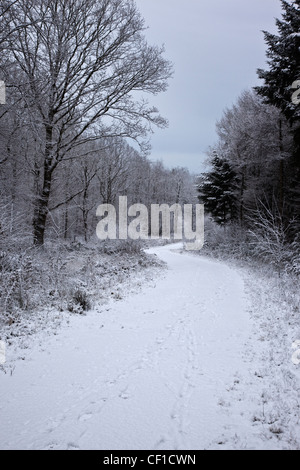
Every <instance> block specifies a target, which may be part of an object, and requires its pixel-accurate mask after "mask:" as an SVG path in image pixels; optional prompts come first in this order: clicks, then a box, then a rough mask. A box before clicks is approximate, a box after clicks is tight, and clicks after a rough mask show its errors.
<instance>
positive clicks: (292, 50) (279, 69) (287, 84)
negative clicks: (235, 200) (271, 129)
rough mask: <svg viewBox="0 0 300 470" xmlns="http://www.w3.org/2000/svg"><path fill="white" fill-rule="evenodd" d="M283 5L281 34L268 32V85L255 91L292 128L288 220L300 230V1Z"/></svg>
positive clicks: (279, 24) (263, 76)
mask: <svg viewBox="0 0 300 470" xmlns="http://www.w3.org/2000/svg"><path fill="white" fill-rule="evenodd" d="M281 4H282V9H283V13H282V19H281V20H279V19H277V20H276V25H277V28H278V34H277V35H275V34H271V33H268V32H266V31H264V37H265V42H266V44H267V53H266V55H267V58H268V61H267V63H268V65H269V70H263V69H258V71H257V73H258V76H259V78H261V79H262V80H264V85H262V86H258V87H256V88H255V90H256V91H257V92H258V93H259V94H260V95H261V96H263V97H264V99H265V102H266V103H269V104H272V105H275V106H276V107H277V108H279V109H280V110H281V112H282V113H283V115H284V116H285V117H286V118H287V120H288V121H289V123H290V125H291V131H292V135H293V150H292V155H291V158H290V159H289V161H288V162H287V163H288V170H287V173H288V178H289V186H290V189H289V194H288V195H287V201H288V206H289V208H290V210H289V214H287V215H288V219H290V218H291V217H295V216H296V218H298V220H299V223H298V227H300V104H297V100H296V101H294V100H293V94H294V93H295V89H294V88H295V86H294V83H295V82H296V81H298V80H300V0H294V1H293V2H292V3H288V2H287V1H285V0H281ZM298 88H300V86H298ZM296 91H297V90H296Z"/></svg>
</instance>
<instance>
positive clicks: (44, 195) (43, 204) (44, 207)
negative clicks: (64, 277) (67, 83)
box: [33, 125, 53, 246]
mask: <svg viewBox="0 0 300 470" xmlns="http://www.w3.org/2000/svg"><path fill="white" fill-rule="evenodd" d="M52 137H53V128H52V126H51V125H48V126H47V127H46V145H45V161H44V177H43V189H42V192H41V194H40V195H39V197H38V198H37V202H36V210H35V217H34V220H33V242H34V244H35V245H36V246H42V245H43V244H44V241H45V230H46V222H47V215H48V206H49V199H50V191H51V183H52V173H53V167H52V165H51V164H52V160H53V153H52V151H53V142H52Z"/></svg>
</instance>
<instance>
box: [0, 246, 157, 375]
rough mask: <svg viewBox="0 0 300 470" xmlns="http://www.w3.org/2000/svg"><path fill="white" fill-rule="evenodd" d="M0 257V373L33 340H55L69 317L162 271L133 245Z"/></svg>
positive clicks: (152, 257) (10, 369)
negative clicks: (0, 347)
mask: <svg viewBox="0 0 300 470" xmlns="http://www.w3.org/2000/svg"><path fill="white" fill-rule="evenodd" d="M0 255H2V259H1V262H2V267H3V266H4V265H5V268H6V269H2V270H1V272H0V274H1V276H0V279H1V281H2V283H1V285H0V288H1V289H0V291H1V295H0V298H1V306H0V341H4V342H5V344H6V346H7V348H8V349H9V357H10V361H9V362H8V363H7V364H5V365H1V364H0V373H1V371H2V372H4V373H12V372H13V369H14V359H18V358H21V359H24V358H25V356H26V350H28V349H30V345H31V344H32V343H33V342H34V341H35V337H36V336H37V335H39V334H43V332H44V335H45V336H47V335H53V334H54V335H55V334H57V333H58V331H59V328H60V327H62V326H63V325H66V324H69V322H70V320H71V319H72V317H73V316H74V315H86V314H87V312H88V311H89V310H92V309H93V308H94V307H95V305H97V307H99V306H100V307H101V306H105V305H106V304H107V303H109V302H110V301H111V300H116V301H120V300H121V299H122V298H124V297H126V296H127V295H128V294H130V293H132V292H136V291H138V290H140V289H141V288H142V286H143V285H144V283H147V282H151V280H152V279H153V276H156V277H158V276H159V275H160V273H161V272H163V268H164V264H163V263H162V262H161V261H160V260H159V259H158V258H157V257H156V256H155V255H149V254H146V253H145V252H144V251H143V250H142V246H141V245H140V244H138V243H134V242H132V243H131V242H117V241H116V242H106V243H104V242H103V243H101V244H98V245H92V244H90V245H87V244H84V243H79V242H76V243H72V244H59V245H56V246H55V245H53V244H50V243H49V244H47V245H46V247H45V248H44V249H43V250H36V249H28V250H23V251H22V253H20V252H17V250H13V251H11V252H10V253H6V257H5V256H4V252H2V253H0ZM6 296H7V297H8V299H7V302H5V299H6ZM4 306H6V308H4Z"/></svg>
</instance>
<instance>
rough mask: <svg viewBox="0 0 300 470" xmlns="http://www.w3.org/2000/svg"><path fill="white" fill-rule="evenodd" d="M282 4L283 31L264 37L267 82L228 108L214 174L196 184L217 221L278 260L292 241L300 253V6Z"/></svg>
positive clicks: (212, 154)
mask: <svg viewBox="0 0 300 470" xmlns="http://www.w3.org/2000/svg"><path fill="white" fill-rule="evenodd" d="M281 4H282V18H281V19H277V20H276V25H277V29H278V34H270V33H268V32H266V31H265V32H264V38H265V42H266V45H267V52H266V55H267V65H268V68H267V69H266V70H263V69H258V71H257V74H258V77H259V78H260V79H262V80H263V84H262V85H261V86H256V87H254V88H253V89H252V90H246V91H244V92H243V93H242V94H241V95H240V97H239V98H238V100H237V102H236V103H235V104H234V105H233V106H232V107H231V108H228V109H226V110H225V111H224V113H223V116H222V117H221V119H220V120H219V121H218V122H217V125H216V129H217V135H218V141H217V143H216V145H215V146H214V147H212V148H211V149H210V151H209V152H208V163H209V165H210V170H209V171H207V172H206V173H203V174H202V175H200V177H199V180H198V191H199V199H200V201H201V202H203V203H205V205H206V209H207V210H208V212H209V213H210V214H211V216H212V217H213V219H214V221H215V222H217V223H218V224H219V225H222V226H224V227H226V226H227V227H228V226H232V225H235V226H236V225H238V226H240V227H242V229H243V230H247V231H250V232H253V233H255V234H256V236H257V237H259V240H260V242H261V243H262V244H264V247H265V248H264V249H265V250H266V251H268V250H269V251H270V253H271V252H272V253H273V255H274V254H275V253H276V251H277V252H278V250H279V249H280V246H284V245H287V244H289V246H292V245H293V247H294V248H295V246H298V248H299V229H300V105H299V101H298V100H297V99H295V97H296V95H297V90H296V92H295V86H297V83H298V82H297V81H298V80H299V79H300V1H299V0H297V1H294V2H292V3H288V2H287V1H284V0H281ZM299 83H300V82H299ZM298 88H300V87H298ZM272 241H274V246H273V245H272Z"/></svg>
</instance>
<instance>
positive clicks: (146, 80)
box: [0, 0, 193, 246]
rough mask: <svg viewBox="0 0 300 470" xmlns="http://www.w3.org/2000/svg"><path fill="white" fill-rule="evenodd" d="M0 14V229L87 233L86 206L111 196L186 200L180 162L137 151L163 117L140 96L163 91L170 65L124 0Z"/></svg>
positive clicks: (0, 9)
mask: <svg viewBox="0 0 300 470" xmlns="http://www.w3.org/2000/svg"><path fill="white" fill-rule="evenodd" d="M0 17H1V23H0V78H1V80H3V81H4V82H5V84H6V95H7V102H6V104H5V105H2V106H1V107H0V180H1V188H0V195H1V203H0V204H1V208H0V211H1V214H0V217H1V219H0V232H1V233H2V234H4V233H6V234H7V233H13V232H16V231H18V232H19V233H22V235H23V237H28V238H30V237H31V238H32V239H33V241H34V244H35V245H38V246H40V245H43V244H44V242H45V239H46V238H47V236H49V237H59V238H63V239H71V238H72V237H74V236H76V235H81V236H83V237H84V238H85V239H86V240H87V239H88V238H89V237H90V236H91V234H92V233H94V231H95V227H96V223H95V220H94V219H95V214H96V208H97V205H98V204H102V203H111V204H113V203H114V202H115V201H116V198H117V197H118V195H125V196H128V198H129V201H131V200H132V203H133V202H134V203H138V202H143V203H144V204H150V203H152V202H155V203H157V202H160V203H164V202H165V203H169V202H170V203H171V202H172V203H174V202H180V203H184V202H189V201H190V197H191V192H192V190H193V189H191V188H192V178H191V176H190V175H189V173H188V171H187V170H185V169H183V168H176V169H174V170H168V169H166V168H165V167H164V166H163V165H162V163H160V162H157V163H152V162H150V160H149V159H148V158H147V155H148V153H149V148H150V147H149V140H148V138H149V134H150V133H151V132H153V129H154V128H155V127H158V128H164V127H166V126H167V121H166V119H164V118H163V117H162V116H160V114H159V111H158V109H156V108H155V107H153V106H152V105H151V104H150V103H149V102H148V100H147V99H146V98H145V97H146V95H156V94H158V93H161V92H164V91H166V89H167V86H168V80H169V79H170V78H171V77H172V74H173V66H172V64H171V63H170V62H169V61H168V60H167V59H165V57H164V49H163V48H162V47H157V46H151V45H149V44H148V43H147V41H146V39H145V36H144V30H145V23H144V20H143V18H142V17H141V15H140V14H139V12H138V10H137V7H136V5H135V3H134V1H132V0H101V1H99V0H15V1H2V2H1V6H0ZM130 140H131V142H130Z"/></svg>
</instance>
